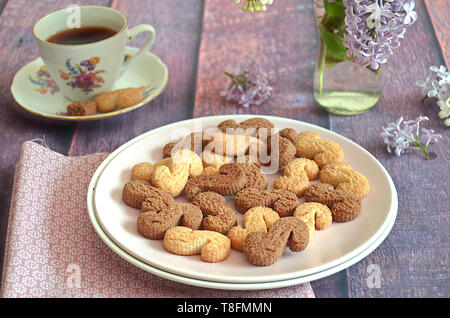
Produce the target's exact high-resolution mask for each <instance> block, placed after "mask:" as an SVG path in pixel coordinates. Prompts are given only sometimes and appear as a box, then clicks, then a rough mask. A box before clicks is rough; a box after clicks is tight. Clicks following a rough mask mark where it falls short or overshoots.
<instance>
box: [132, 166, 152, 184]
mask: <svg viewBox="0 0 450 318" xmlns="http://www.w3.org/2000/svg"><path fill="white" fill-rule="evenodd" d="M152 175H153V165H152V164H151V163H150V162H141V163H138V164H137V165H134V166H133V168H132V169H131V180H145V181H149V182H150V181H151V180H152Z"/></svg>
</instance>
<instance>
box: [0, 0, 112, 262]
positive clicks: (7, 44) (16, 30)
mask: <svg viewBox="0 0 450 318" xmlns="http://www.w3.org/2000/svg"><path fill="white" fill-rule="evenodd" d="M87 3H90V4H95V3H97V4H108V1H107V0H95V1H90V0H89V1H87V0H83V1H79V4H80V5H82V4H87ZM68 4H70V3H68V2H67V1H63V0H58V1H50V0H48V1H47V0H46V1H25V0H14V1H8V2H7V3H6V6H5V7H4V8H3V11H2V13H1V18H0V39H1V40H0V67H1V70H2V71H1V72H0V81H1V83H3V85H1V86H0V96H1V102H0V131H1V136H2V138H1V139H0V149H1V155H0V209H1V214H0V233H1V235H0V236H1V237H0V260H1V261H0V262H3V254H4V245H5V235H6V227H7V223H8V216H9V205H10V200H11V192H12V183H13V177H14V165H15V164H16V162H17V161H18V159H19V154H20V147H21V144H22V143H23V142H24V141H26V140H31V139H35V138H41V139H43V138H45V141H46V143H47V144H48V146H49V147H51V148H52V149H54V150H55V151H58V152H61V153H67V151H68V149H69V145H70V141H71V138H72V134H73V130H74V127H75V126H74V124H61V123H59V122H55V121H48V120H43V119H40V118H36V117H33V116H31V115H28V114H25V112H24V111H21V110H19V107H18V106H17V105H16V103H15V102H14V100H13V98H12V96H11V94H10V92H9V86H10V84H11V82H12V79H13V77H14V75H15V73H16V72H17V71H18V70H19V69H20V68H21V67H22V66H23V65H24V64H26V63H28V62H29V61H31V60H33V59H35V58H36V57H38V55H39V54H38V50H37V47H36V45H35V43H34V39H33V35H32V32H31V30H32V27H33V25H34V23H35V22H36V21H37V20H38V19H39V18H40V17H42V16H43V15H45V14H47V13H49V12H51V11H55V10H57V9H60V8H64V7H66V6H67V5H68ZM0 268H2V267H1V266H0ZM0 270H1V269H0Z"/></svg>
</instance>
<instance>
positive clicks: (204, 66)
mask: <svg viewBox="0 0 450 318" xmlns="http://www.w3.org/2000/svg"><path fill="white" fill-rule="evenodd" d="M78 2H79V4H80V5H82V4H98V5H105V6H111V7H113V8H115V9H118V10H120V11H122V12H124V13H125V14H126V15H127V16H128V17H129V21H130V25H131V26H134V25H136V24H140V23H150V24H152V25H153V26H154V27H155V28H156V30H157V32H158V37H157V41H156V44H155V46H154V49H153V52H154V53H156V54H157V55H159V56H160V57H161V58H162V59H163V61H164V62H165V63H166V64H167V65H168V67H169V70H170V80H169V84H168V87H167V89H166V90H165V91H164V93H163V94H162V95H161V96H159V97H158V98H157V99H156V100H154V101H152V102H151V103H150V104H149V105H147V106H145V107H142V108H140V109H138V110H136V111H133V112H130V113H127V114H125V115H123V116H119V117H114V118H111V119H106V120H101V121H92V122H82V123H61V122H54V121H45V120H42V119H40V118H35V117H33V116H31V115H28V114H25V113H24V112H23V111H21V110H19V108H18V107H17V105H16V104H15V102H14V100H13V99H12V97H11V95H10V92H9V86H10V84H11V81H12V79H13V76H14V74H15V73H16V72H17V71H18V70H19V69H20V67H22V66H23V65H24V64H25V63H26V62H28V61H30V60H32V59H34V58H36V57H37V56H38V52H37V48H36V45H35V43H34V39H33V36H32V33H31V28H32V26H33V24H34V23H35V22H36V21H37V20H38V19H39V17H41V16H43V15H44V14H46V13H48V12H51V11H54V10H56V9H60V8H65V7H66V6H68V5H69V4H71V3H72V1H63V0H57V1H50V0H46V1H26V0H9V1H8V0H0V13H1V15H0V69H1V72H0V82H1V83H2V85H1V86H0V131H1V138H0V153H1V154H0V207H1V210H0V211H1V212H0V213H1V214H0V233H1V236H0V246H1V248H0V259H3V254H4V245H5V236H6V227H7V222H8V212H9V205H10V198H11V189H12V183H13V174H14V165H15V163H16V162H17V161H18V159H19V150H20V147H21V144H22V143H23V142H24V141H27V140H31V139H34V138H45V140H46V143H47V144H48V146H49V147H51V148H52V149H53V150H55V151H58V152H60V153H63V154H66V155H69V156H78V155H84V154H90V153H94V152H97V151H100V150H102V151H113V150H114V149H115V148H116V147H118V146H120V145H122V144H123V143H124V142H126V141H128V140H130V139H131V138H133V137H135V136H137V135H139V134H141V133H144V132H146V131H148V130H150V129H153V128H156V127H159V126H162V125H165V124H168V123H171V122H176V121H179V120H183V119H186V118H192V117H200V116H209V115H218V114H237V113H239V114H243V113H252V114H264V115H275V116H282V117H288V118H294V119H298V120H302V121H306V122H309V123H313V124H316V125H319V126H322V127H326V128H328V129H331V130H333V131H335V132H337V133H339V134H342V135H344V136H346V137H348V138H350V139H352V140H354V141H355V142H357V143H358V144H360V145H361V146H362V147H364V148H366V149H367V150H368V151H369V152H371V153H372V154H373V155H374V156H375V157H377V158H378V159H379V160H380V161H381V163H382V164H383V165H384V166H385V167H386V169H387V170H388V171H389V173H390V174H391V176H392V178H393V180H394V182H395V184H396V186H397V190H398V194H399V211H398V217H397V221H396V223H395V225H394V227H393V229H392V232H391V233H390V235H389V236H388V237H387V239H386V240H385V241H384V242H383V243H382V244H381V246H379V247H378V248H377V249H376V250H375V251H374V252H373V253H371V254H370V255H369V256H368V257H366V258H365V259H363V260H362V261H360V262H359V263H357V264H355V265H353V266H351V267H350V268H348V269H346V270H343V271H341V272H339V273H337V274H334V275H332V276H329V277H327V278H324V279H321V280H318V281H314V282H312V286H313V288H314V291H315V293H316V295H317V297H448V296H450V292H449V286H450V284H449V283H450V282H449V268H448V261H449V236H448V233H449V225H450V220H449V212H450V209H449V206H450V205H449V197H448V180H450V174H449V170H450V169H449V167H450V165H449V160H450V138H449V137H450V134H449V130H448V129H446V128H444V126H443V123H442V120H440V119H439V117H438V108H437V106H435V104H433V103H432V102H426V103H422V102H421V98H422V96H421V92H420V89H419V88H418V87H417V86H416V85H415V82H416V80H418V79H421V78H424V77H425V75H426V73H427V70H428V67H429V66H431V65H438V66H439V65H441V64H445V61H447V63H448V62H449V57H450V52H449V43H450V40H449V39H450V28H449V19H448V12H450V2H449V1H448V0H430V1H427V2H425V3H424V2H423V1H421V0H417V1H416V10H417V12H418V21H417V22H416V23H415V25H414V26H413V28H412V29H410V30H409V32H407V34H406V38H405V39H404V41H403V42H402V46H401V47H400V48H399V49H398V50H397V51H396V53H395V55H394V56H393V57H392V58H390V60H389V62H388V64H387V65H386V66H384V67H383V73H384V75H383V76H384V84H385V85H384V90H383V96H382V98H381V100H380V102H379V104H378V106H377V107H376V108H375V109H373V110H372V111H371V112H369V113H366V114H363V115H359V116H354V117H342V116H335V115H330V114H328V113H327V112H325V111H323V110H322V109H321V108H319V107H318V105H317V104H315V102H314V99H313V94H312V75H313V69H314V64H315V60H316V55H317V44H318V35H317V32H316V28H315V24H314V23H315V22H314V17H313V5H312V2H313V1H312V0H283V1H275V2H276V3H275V4H274V5H273V6H271V7H270V8H269V10H268V11H267V12H266V13H264V14H258V15H250V14H247V13H244V12H241V10H240V8H239V6H238V5H235V4H233V3H232V1H231V0H228V1H225V0H222V1H214V0H205V1H200V0H164V1H148V0H127V1H121V0H113V1H108V0H89V1H87V0H81V1H78ZM143 40H144V39H140V38H139V39H137V40H136V41H137V42H136V43H139V42H142V41H143ZM246 55H253V56H257V57H260V58H261V60H262V64H263V65H264V69H265V70H266V71H267V72H269V73H270V75H271V76H272V77H273V86H274V96H273V97H272V99H271V100H270V101H269V102H267V103H266V104H265V105H263V106H261V107H252V108H247V109H244V108H239V107H236V106H233V105H230V104H229V103H226V102H224V100H223V99H222V98H221V97H220V96H219V91H220V89H221V88H222V86H223V84H224V82H225V81H226V78H225V77H224V75H223V71H224V70H227V71H233V70H235V69H236V68H237V67H238V64H239V61H241V60H242V59H243V58H244V57H245V56H246ZM447 66H450V65H448V64H447ZM419 115H426V116H428V117H430V121H429V122H428V123H427V128H432V129H434V130H436V131H437V132H438V133H440V134H442V135H443V137H444V138H443V140H442V141H441V142H440V143H439V144H438V145H437V146H433V151H434V152H435V153H436V154H437V157H436V158H435V159H433V160H431V161H426V160H424V156H423V155H422V154H420V153H417V154H408V155H404V156H402V157H400V158H396V157H394V156H392V155H390V154H388V153H387V152H386V149H385V146H384V145H383V143H382V141H381V139H380V138H379V137H378V135H379V133H380V131H381V127H382V126H384V125H386V124H387V123H389V122H392V121H394V120H396V119H397V118H398V117H400V116H404V117H405V118H408V119H413V118H416V117H417V116H419ZM371 264H375V265H377V266H378V268H379V270H380V275H381V276H380V277H381V286H380V288H369V286H370V284H367V280H368V278H369V274H370V273H369V272H368V269H370V267H369V265H371ZM369 271H370V270H369Z"/></svg>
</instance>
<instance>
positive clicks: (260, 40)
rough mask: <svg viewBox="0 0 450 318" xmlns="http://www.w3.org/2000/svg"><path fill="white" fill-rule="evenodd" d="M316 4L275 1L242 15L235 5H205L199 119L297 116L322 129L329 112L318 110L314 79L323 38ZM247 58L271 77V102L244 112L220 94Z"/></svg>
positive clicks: (197, 103) (197, 104) (196, 111)
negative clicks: (319, 42) (319, 34)
mask: <svg viewBox="0 0 450 318" xmlns="http://www.w3.org/2000/svg"><path fill="white" fill-rule="evenodd" d="M312 3H313V2H312V1H310V0H300V1H296V0H286V1H275V2H274V4H273V5H272V6H270V8H269V10H267V11H266V12H264V13H262V14H261V13H258V14H250V13H247V12H242V11H241V10H240V7H239V5H236V4H234V3H233V2H232V1H222V2H221V3H220V5H218V4H217V2H216V1H206V2H205V13H204V20H203V32H202V42H201V46H200V52H199V66H198V76H197V90H196V97H195V109H194V116H195V117H199V116H206V115H214V114H236V113H241V114H242V113H253V114H266V115H275V116H281V117H289V118H295V119H299V120H303V121H307V122H311V123H314V124H318V125H321V126H325V127H326V126H327V125H328V116H327V114H326V113H325V112H324V111H322V110H321V109H319V108H318V107H316V106H315V104H314V100H313V94H312V77H313V71H314V63H315V59H316V50H317V38H316V33H317V32H316V29H315V21H314V16H313V10H312V8H313V7H312ZM246 56H252V57H254V58H255V59H256V60H257V61H259V63H260V64H261V65H262V67H263V69H264V70H265V72H267V73H268V74H269V76H270V77H271V85H272V86H273V87H274V93H273V96H272V98H271V99H270V100H268V101H267V102H266V103H265V104H263V105H261V106H259V107H256V106H253V107H250V108H242V107H240V106H236V105H233V104H232V103H230V102H227V101H225V100H224V98H223V97H221V96H220V91H221V90H222V89H223V87H224V86H226V85H227V84H229V83H230V82H229V79H228V77H226V76H225V75H224V73H223V72H224V71H227V72H231V73H233V72H235V71H236V70H237V69H238V68H239V64H240V62H242V61H243V60H245V58H246Z"/></svg>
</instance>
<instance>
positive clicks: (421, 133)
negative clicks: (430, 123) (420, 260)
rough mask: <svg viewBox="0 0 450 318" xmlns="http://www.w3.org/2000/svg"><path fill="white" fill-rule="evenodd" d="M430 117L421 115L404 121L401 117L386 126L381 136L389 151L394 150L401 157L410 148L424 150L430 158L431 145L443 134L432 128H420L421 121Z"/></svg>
mask: <svg viewBox="0 0 450 318" xmlns="http://www.w3.org/2000/svg"><path fill="white" fill-rule="evenodd" d="M428 119H429V118H428V117H426V116H419V117H418V118H416V120H406V121H404V120H403V117H400V118H399V119H398V120H397V121H396V122H394V123H390V124H388V126H387V127H386V128H385V127H383V132H382V133H381V137H383V141H384V143H385V144H386V145H387V152H389V153H392V150H394V153H395V155H396V156H397V157H399V156H400V155H401V154H402V153H404V152H405V151H407V150H409V149H412V150H418V151H422V152H424V153H425V156H426V159H427V160H429V159H430V154H429V152H428V147H429V145H430V144H434V143H437V142H438V141H439V140H440V139H442V136H441V135H439V134H435V133H434V131H433V130H432V129H425V128H422V129H420V123H421V122H423V121H427V120H428Z"/></svg>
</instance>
